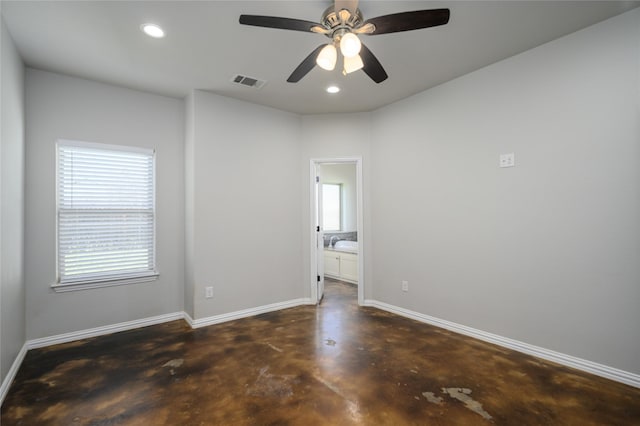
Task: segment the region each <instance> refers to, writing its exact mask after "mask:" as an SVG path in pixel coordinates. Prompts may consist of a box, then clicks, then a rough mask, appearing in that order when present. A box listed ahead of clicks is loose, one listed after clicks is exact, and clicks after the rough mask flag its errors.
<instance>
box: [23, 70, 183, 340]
mask: <svg viewBox="0 0 640 426" xmlns="http://www.w3.org/2000/svg"><path fill="white" fill-rule="evenodd" d="M26 117H27V123H28V126H27V134H26V141H27V142H26V144H27V149H26V164H27V167H26V236H25V244H26V255H25V262H26V300H27V303H26V307H27V310H26V313H27V338H28V339H34V338H39V337H45V336H51V335H56V334H60V333H66V332H71V331H76V330H84V329H89V328H94V327H99V326H103V325H108V324H114V323H119V322H124V321H130V320H135V319H140V318H146V317H151V316H155V315H161V314H166V313H172V312H178V311H182V310H183V291H184V286H183V282H184V142H183V141H184V131H185V130H184V102H183V101H182V100H178V99H173V98H167V97H163V96H157V95H152V94H148V93H143V92H138V91H134V90H129V89H123V88H120V87H116V86H111V85H107V84H101V83H96V82H92V81H88V80H83V79H79V78H74V77H67V76H62V75H59V74H54V73H50V72H44V71H39V70H34V69H27V73H26ZM58 138H65V139H72V140H82V141H89V142H99V143H107V144H117V145H129V146H141V147H146V148H155V149H156V209H157V214H156V217H157V223H156V241H157V255H156V263H157V268H158V270H159V272H160V277H159V279H158V280H157V281H154V282H150V283H142V284H135V285H126V286H118V287H109V288H101V289H94V290H83V291H74V292H70V293H54V292H53V291H52V290H51V287H50V286H51V284H52V283H54V281H55V278H56V275H55V273H56V265H55V253H56V239H55V219H56V213H55V186H54V181H55V143H56V140H57V139H58Z"/></svg>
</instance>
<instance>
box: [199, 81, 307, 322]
mask: <svg viewBox="0 0 640 426" xmlns="http://www.w3.org/2000/svg"><path fill="white" fill-rule="evenodd" d="M191 101H192V102H193V106H192V108H193V110H192V114H193V119H192V120H189V123H190V124H191V125H193V126H194V130H193V143H192V146H191V147H188V150H187V152H188V154H189V155H192V156H193V158H191V159H188V160H187V161H188V162H189V163H191V164H193V171H192V172H193V179H192V180H190V181H188V183H189V182H190V186H188V187H187V194H189V195H188V197H187V199H188V200H191V202H192V203H193V206H189V207H188V208H187V209H188V211H191V212H192V213H191V214H190V215H188V217H187V227H188V228H192V229H193V261H192V264H193V294H194V315H195V319H202V318H207V317H211V316H214V315H220V314H224V313H229V312H234V311H238V310H241V309H247V308H253V307H258V306H263V305H268V304H271V303H275V302H283V301H288V300H294V299H298V298H301V297H303V288H302V283H301V279H302V256H301V253H300V242H301V239H302V237H301V235H300V232H301V223H300V220H301V212H300V193H301V188H300V186H301V184H302V183H301V181H300V168H299V158H300V142H299V135H300V119H299V117H298V116H297V115H295V114H290V113H286V112H282V111H278V110H275V109H271V108H266V107H262V106H257V105H253V104H250V103H247V102H242V101H237V100H233V99H230V98H225V97H222V96H218V95H214V94H211V93H208V92H204V91H194V93H193V94H192V99H191ZM188 144H189V142H188ZM189 216H192V217H189ZM207 286H212V287H213V295H214V297H213V298H211V299H205V297H204V295H205V287H207Z"/></svg>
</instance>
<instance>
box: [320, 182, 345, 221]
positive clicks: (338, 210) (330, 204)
mask: <svg viewBox="0 0 640 426" xmlns="http://www.w3.org/2000/svg"><path fill="white" fill-rule="evenodd" d="M341 204H342V185H341V184H335V183H324V184H322V226H323V228H324V230H325V231H341V230H342V227H341V220H340V218H341V216H342V205H341Z"/></svg>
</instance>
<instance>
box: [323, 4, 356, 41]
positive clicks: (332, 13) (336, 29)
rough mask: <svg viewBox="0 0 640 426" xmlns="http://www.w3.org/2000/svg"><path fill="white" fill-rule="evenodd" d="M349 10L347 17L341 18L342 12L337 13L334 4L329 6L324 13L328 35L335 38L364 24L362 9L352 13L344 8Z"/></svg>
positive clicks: (324, 23)
mask: <svg viewBox="0 0 640 426" xmlns="http://www.w3.org/2000/svg"><path fill="white" fill-rule="evenodd" d="M343 10H344V11H345V12H347V13H346V14H345V15H346V16H347V18H346V19H345V20H344V22H343V20H342V19H341V18H340V14H339V13H336V10H335V8H334V7H333V6H330V7H328V8H327V10H325V11H324V13H323V14H322V21H321V23H322V25H323V26H324V27H325V28H326V29H328V30H329V32H328V33H327V34H326V36H327V37H329V38H331V39H333V38H334V36H335V35H337V36H339V37H341V36H342V35H343V34H344V33H346V32H351V30H353V29H354V28H358V27H359V26H360V25H362V12H360V9H356V13H354V14H351V13H350V12H349V11H347V10H346V9H343Z"/></svg>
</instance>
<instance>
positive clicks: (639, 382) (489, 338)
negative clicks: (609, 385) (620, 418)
mask: <svg viewBox="0 0 640 426" xmlns="http://www.w3.org/2000/svg"><path fill="white" fill-rule="evenodd" d="M364 306H371V307H373V308H378V309H382V310H383V311H387V312H391V313H393V314H396V315H400V316H403V317H406V318H411V319H414V320H416V321H420V322H423V323H426V324H430V325H434V326H436V327H440V328H444V329H447V330H450V331H453V332H455V333H459V334H464V335H466V336H470V337H474V338H476V339H479V340H484V341H485V342H489V343H493V344H496V345H498V346H503V347H505V348H508V349H513V350H515V351H518V352H522V353H525V354H528V355H533V356H536V357H538V358H542V359H546V360H548V361H552V362H555V363H558V364H561V365H564V366H567V367H572V368H575V369H577V370H581V371H585V372H587V373H591V374H594V375H596V376H600V377H605V378H607V379H611V380H615V381H616V382H620V383H624V384H626V385H630V386H634V387H636V388H640V374H634V373H630V372H628V371H624V370H619V369H617V368H613V367H609V366H606V365H602V364H598V363H596V362H593V361H588V360H586V359H582V358H577V357H574V356H571V355H567V354H563V353H560V352H556V351H552V350H549V349H545V348H541V347H539V346H534V345H530V344H528V343H524V342H520V341H518V340H514V339H509V338H507V337H502V336H498V335H497V334H492V333H488V332H486V331H482V330H477V329H475V328H471V327H467V326H465V325H461V324H456V323H454V322H451V321H447V320H443V319H440V318H435V317H432V316H429V315H425V314H421V313H419V312H415V311H411V310H409V309H404V308H400V307H398V306H394V305H390V304H388V303H384V302H379V301H377V300H370V299H367V300H365V301H364Z"/></svg>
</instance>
